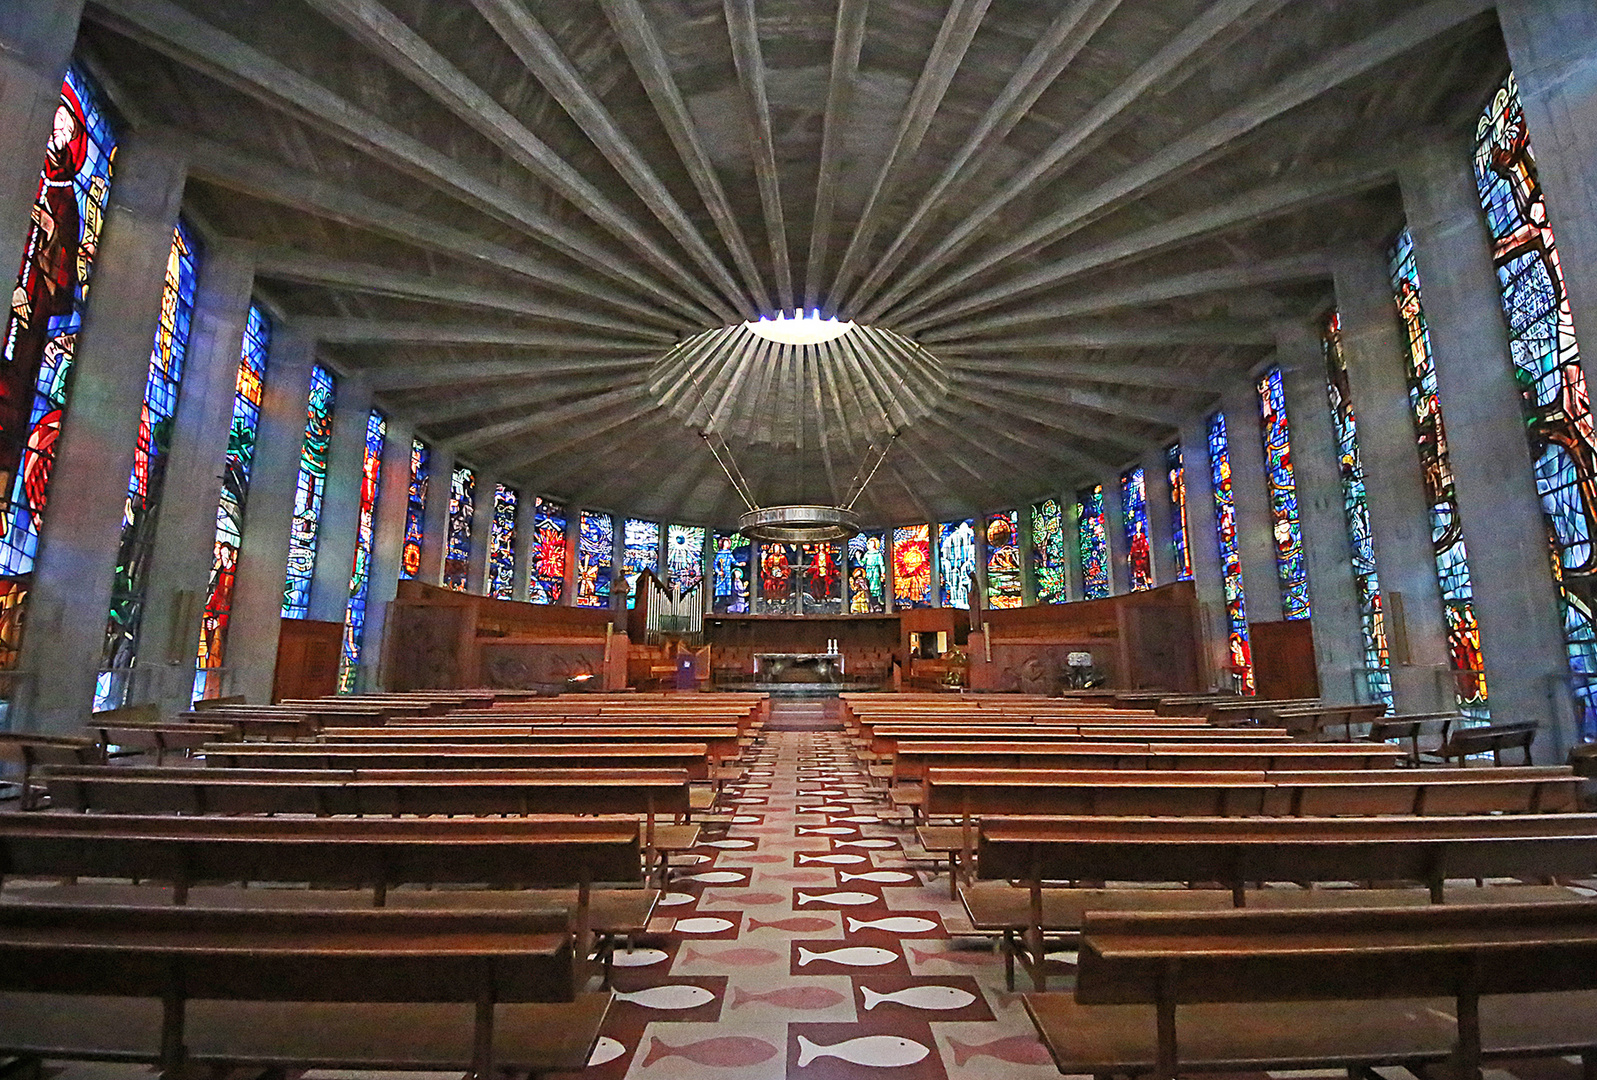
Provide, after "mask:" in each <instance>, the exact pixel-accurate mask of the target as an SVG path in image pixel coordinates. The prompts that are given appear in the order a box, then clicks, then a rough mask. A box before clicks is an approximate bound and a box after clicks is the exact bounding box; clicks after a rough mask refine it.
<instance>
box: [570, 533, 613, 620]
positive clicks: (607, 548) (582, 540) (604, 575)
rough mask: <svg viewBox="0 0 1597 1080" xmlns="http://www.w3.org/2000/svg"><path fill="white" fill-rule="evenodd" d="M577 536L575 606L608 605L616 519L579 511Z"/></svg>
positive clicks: (596, 606)
mask: <svg viewBox="0 0 1597 1080" xmlns="http://www.w3.org/2000/svg"><path fill="white" fill-rule="evenodd" d="M579 523H580V529H579V531H578V533H577V575H576V578H577V581H576V588H577V595H576V601H577V606H578V607H585V608H604V607H609V606H610V575H611V572H612V569H613V568H614V566H615V550H616V526H615V518H613V517H611V516H610V515H609V514H600V513H596V512H595V511H592V510H584V511H582V515H581V517H580V518H579Z"/></svg>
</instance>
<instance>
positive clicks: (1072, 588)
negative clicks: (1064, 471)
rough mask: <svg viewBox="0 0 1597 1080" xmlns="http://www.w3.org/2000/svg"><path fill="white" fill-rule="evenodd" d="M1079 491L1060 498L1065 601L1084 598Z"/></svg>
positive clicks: (1085, 592)
mask: <svg viewBox="0 0 1597 1080" xmlns="http://www.w3.org/2000/svg"><path fill="white" fill-rule="evenodd" d="M1080 495H1081V493H1080V491H1075V492H1066V493H1065V494H1064V495H1063V496H1061V497H1060V502H1059V506H1060V511H1061V513H1060V515H1059V516H1060V519H1061V520H1062V522H1063V523H1064V528H1065V601H1066V602H1067V603H1068V602H1070V601H1074V600H1083V599H1085V598H1086V595H1087V590H1086V588H1085V587H1084V586H1083V585H1082V576H1081V498H1080Z"/></svg>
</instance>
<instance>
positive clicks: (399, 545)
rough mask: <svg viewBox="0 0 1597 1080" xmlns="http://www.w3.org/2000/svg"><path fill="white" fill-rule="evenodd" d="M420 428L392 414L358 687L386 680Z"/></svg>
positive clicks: (379, 490)
mask: <svg viewBox="0 0 1597 1080" xmlns="http://www.w3.org/2000/svg"><path fill="white" fill-rule="evenodd" d="M414 438H415V429H414V428H412V427H411V426H410V424H408V423H406V422H405V421H403V420H399V419H397V418H395V417H393V416H390V417H389V418H388V430H387V432H386V434H385V435H384V438H383V461H382V471H381V473H380V474H379V475H378V477H377V518H376V521H375V522H374V524H373V527H372V561H371V583H370V584H369V585H368V586H367V590H366V630H365V633H364V634H363V635H362V637H361V647H360V677H359V681H358V682H357V683H356V684H355V687H356V689H357V690H373V689H376V688H377V687H378V686H379V685H381V676H382V661H383V628H384V627H385V626H386V625H387V620H388V605H389V604H391V603H393V602H394V596H395V595H396V593H397V592H398V590H399V567H400V560H401V559H402V558H403V555H404V549H405V514H406V512H407V511H408V510H409V509H410V444H411V440H412V439H414Z"/></svg>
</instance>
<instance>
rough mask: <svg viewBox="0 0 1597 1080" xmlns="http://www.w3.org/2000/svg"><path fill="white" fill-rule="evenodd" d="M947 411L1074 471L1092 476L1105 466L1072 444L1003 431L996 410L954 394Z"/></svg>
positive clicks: (1012, 428) (1011, 429)
mask: <svg viewBox="0 0 1597 1080" xmlns="http://www.w3.org/2000/svg"><path fill="white" fill-rule="evenodd" d="M943 408H944V409H946V410H947V411H949V412H952V413H954V414H956V415H957V416H960V417H963V418H964V420H965V421H966V422H967V423H973V424H977V425H979V426H981V427H983V428H986V429H987V430H988V431H990V432H992V433H993V434H994V435H995V436H996V437H999V438H1004V439H1009V440H1011V441H1013V442H1017V443H1019V444H1020V445H1022V446H1024V447H1026V448H1027V449H1028V450H1030V451H1031V452H1032V453H1035V454H1041V455H1042V456H1044V457H1046V458H1050V459H1052V460H1054V461H1057V462H1063V463H1065V464H1067V465H1068V467H1069V468H1070V469H1071V470H1073V471H1074V472H1077V473H1080V474H1083V475H1090V474H1091V473H1093V472H1095V471H1097V470H1100V469H1101V468H1102V467H1103V465H1102V463H1101V462H1100V461H1098V460H1097V459H1096V458H1092V457H1089V456H1088V455H1086V454H1083V453H1081V452H1080V451H1079V450H1077V449H1075V448H1074V447H1072V446H1071V445H1069V444H1068V443H1060V442H1044V441H1043V440H1041V439H1037V438H1034V437H1033V436H1031V435H1029V434H1027V433H1026V432H1023V431H1017V430H1016V429H1015V428H1014V426H1013V425H1011V426H1009V427H1007V428H1003V429H1000V428H998V427H997V425H995V424H994V423H993V422H992V419H991V417H992V411H991V410H990V409H986V408H982V407H980V406H977V405H976V404H975V403H973V402H972V401H970V399H968V398H964V397H960V396H958V395H950V397H949V400H948V402H947V403H946V404H945V405H944V406H943ZM1033 475H1039V474H1033ZM1040 478H1041V479H1044V480H1046V479H1049V478H1048V477H1046V476H1041V477H1040ZM1052 479H1054V480H1055V482H1057V481H1058V479H1059V478H1058V477H1053V478H1052Z"/></svg>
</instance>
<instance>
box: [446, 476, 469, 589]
mask: <svg viewBox="0 0 1597 1080" xmlns="http://www.w3.org/2000/svg"><path fill="white" fill-rule="evenodd" d="M476 513H477V474H476V473H474V472H472V471H471V470H470V469H469V468H467V467H466V466H464V465H456V466H455V470H454V472H453V473H451V474H450V476H449V544H448V546H447V547H445V548H444V587H445V588H449V589H454V590H455V591H456V592H465V591H466V586H467V584H468V583H469V582H470V581H471V539H472V537H471V520H472V518H473V517H474V516H476Z"/></svg>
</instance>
